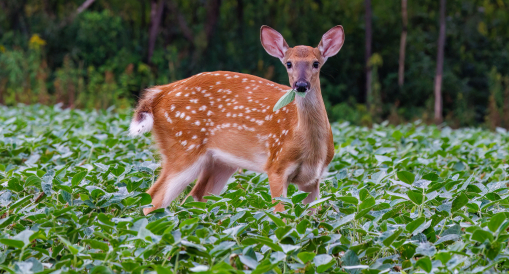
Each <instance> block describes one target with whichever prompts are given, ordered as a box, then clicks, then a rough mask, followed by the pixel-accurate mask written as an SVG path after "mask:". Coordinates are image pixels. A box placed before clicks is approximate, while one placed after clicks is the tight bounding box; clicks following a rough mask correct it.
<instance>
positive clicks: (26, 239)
mask: <svg viewBox="0 0 509 274" xmlns="http://www.w3.org/2000/svg"><path fill="white" fill-rule="evenodd" d="M33 234H34V232H33V231H32V230H28V229H27V230H23V231H21V232H20V233H18V234H17V235H16V236H14V237H12V239H13V240H18V241H22V242H23V246H24V247H25V246H27V245H29V244H30V242H31V240H30V236H32V235H33Z"/></svg>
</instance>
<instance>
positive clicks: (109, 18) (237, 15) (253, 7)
mask: <svg viewBox="0 0 509 274" xmlns="http://www.w3.org/2000/svg"><path fill="white" fill-rule="evenodd" d="M441 15H442V16H441ZM338 24H341V25H343V27H344V29H345V33H346V41H345V44H344V46H343V48H342V50H341V51H340V53H339V54H338V56H336V57H333V58H330V59H329V60H328V61H327V64H326V65H325V66H324V67H323V69H322V73H321V76H322V78H321V83H322V93H323V96H324V99H325V103H326V107H327V110H328V113H329V119H330V120H331V122H334V121H339V120H347V121H350V122H353V123H355V124H362V125H371V124H372V123H378V122H381V121H383V120H389V122H391V123H394V124H398V123H402V122H406V121H413V120H416V119H421V120H423V121H424V122H426V123H433V122H438V123H441V122H442V121H445V122H446V123H447V124H448V125H449V126H452V127H460V126H485V127H488V128H491V129H495V128H496V127H505V128H509V39H508V38H509V2H508V1H507V0H448V1H446V0H440V1H437V0H420V1H407V0H402V1H397V0H395V1H381V0H373V1H371V0H321V1H311V0H302V1H293V0H277V1H276V0H208V1H206V0H151V1H149V0H122V1H120V0H1V1H0V104H4V105H16V104H17V103H25V104H34V103H41V104H48V105H51V104H56V103H61V104H62V105H63V106H64V107H71V108H87V109H90V108H95V109H104V108H108V107H110V106H115V107H116V108H117V109H129V108H131V107H133V106H134V105H135V103H136V100H137V98H138V97H139V95H140V94H141V92H142V91H143V89H145V88H147V87H149V86H152V85H157V84H166V83H169V82H172V81H176V80H179V79H183V78H186V77H189V76H192V75H194V74H197V73H199V72H203V71H214V70H228V71H237V72H243V73H249V74H253V75H258V76H261V77H264V78H267V79H270V80H273V81H276V82H278V83H283V84H288V78H287V73H286V71H285V68H284V66H283V65H281V64H280V63H279V60H277V59H276V58H273V57H271V56H269V55H268V54H266V53H265V51H264V50H263V48H262V46H261V45H260V42H259V30H260V26H261V25H269V26H271V27H273V28H275V29H277V30H278V31H279V32H281V33H282V34H283V36H284V37H285V39H286V41H287V42H288V43H289V45H290V46H295V45H312V46H316V45H317V44H318V42H319V41H320V38H321V35H322V34H323V33H325V32H326V31H327V30H328V29H329V28H331V27H333V26H335V25H338ZM440 26H442V27H443V30H444V32H443V35H442V36H441V35H440ZM440 37H442V41H441V42H440V40H441V39H439V38H440ZM441 48H442V49H443V51H442V53H440V51H441V50H440V49H441ZM441 70H442V71H443V72H441ZM439 78H441V79H442V80H441V82H438V85H437V84H436V83H437V82H436V80H437V79H439ZM437 87H438V90H437ZM437 92H438V93H437ZM437 98H438V100H439V101H436V100H437ZM437 102H438V105H437ZM442 107H443V110H442V109H441V108H442Z"/></svg>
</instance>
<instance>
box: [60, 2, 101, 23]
mask: <svg viewBox="0 0 509 274" xmlns="http://www.w3.org/2000/svg"><path fill="white" fill-rule="evenodd" d="M94 2H95V0H86V1H85V2H83V4H81V5H80V6H79V7H78V8H77V9H76V11H75V12H73V13H71V15H69V16H68V17H67V18H66V19H64V20H63V21H61V22H60V24H59V26H58V27H59V28H63V27H65V26H66V25H67V24H69V23H71V22H72V21H73V20H74V18H76V16H78V14H80V13H82V12H83V11H85V10H86V9H88V7H90V6H91V5H92V4H93V3H94Z"/></svg>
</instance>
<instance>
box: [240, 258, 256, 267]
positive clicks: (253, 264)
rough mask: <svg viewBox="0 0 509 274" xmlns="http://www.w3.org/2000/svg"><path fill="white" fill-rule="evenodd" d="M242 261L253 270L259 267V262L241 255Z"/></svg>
mask: <svg viewBox="0 0 509 274" xmlns="http://www.w3.org/2000/svg"><path fill="white" fill-rule="evenodd" d="M239 259H240V261H241V262H242V263H243V264H244V265H246V266H247V267H249V268H251V269H255V268H256V267H257V266H258V262H257V261H256V260H255V259H253V258H251V257H250V256H244V255H239Z"/></svg>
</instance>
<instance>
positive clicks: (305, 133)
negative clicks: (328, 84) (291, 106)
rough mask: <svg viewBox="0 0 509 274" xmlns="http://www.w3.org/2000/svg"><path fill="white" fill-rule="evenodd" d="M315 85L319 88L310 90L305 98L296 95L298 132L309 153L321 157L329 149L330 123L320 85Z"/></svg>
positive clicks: (298, 136) (300, 140)
mask: <svg viewBox="0 0 509 274" xmlns="http://www.w3.org/2000/svg"><path fill="white" fill-rule="evenodd" d="M314 86H316V87H318V88H317V89H314V90H310V91H309V92H308V94H306V97H305V98H302V97H300V96H296V103H297V113H298V123H297V128H296V132H297V138H299V142H300V143H301V144H302V145H303V146H304V147H306V148H308V149H309V150H308V151H307V154H308V155H310V156H313V155H314V156H317V157H321V154H322V153H323V152H324V151H325V152H326V149H327V148H326V144H328V138H329V134H330V125H329V120H328V118H327V112H326V111H325V105H324V103H323V98H322V94H321V91H320V88H319V85H314Z"/></svg>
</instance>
